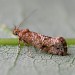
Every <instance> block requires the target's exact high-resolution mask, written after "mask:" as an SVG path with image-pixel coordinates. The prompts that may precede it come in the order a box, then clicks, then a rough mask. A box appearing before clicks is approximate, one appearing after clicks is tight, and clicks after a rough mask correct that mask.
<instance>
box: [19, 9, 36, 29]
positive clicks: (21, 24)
mask: <svg viewBox="0 0 75 75" xmlns="http://www.w3.org/2000/svg"><path fill="white" fill-rule="evenodd" d="M36 10H37V9H35V10H33V11H32V12H31V13H30V14H29V15H28V16H27V17H26V18H25V19H24V20H23V21H22V22H20V24H19V25H18V28H19V27H20V26H21V25H22V24H23V23H24V22H25V21H26V20H27V19H28V18H29V17H30V16H32V15H33V13H35V12H36Z"/></svg>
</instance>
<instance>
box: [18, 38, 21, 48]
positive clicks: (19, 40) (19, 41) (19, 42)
mask: <svg viewBox="0 0 75 75" xmlns="http://www.w3.org/2000/svg"><path fill="white" fill-rule="evenodd" d="M18 46H19V49H21V39H20V38H19V39H18Z"/></svg>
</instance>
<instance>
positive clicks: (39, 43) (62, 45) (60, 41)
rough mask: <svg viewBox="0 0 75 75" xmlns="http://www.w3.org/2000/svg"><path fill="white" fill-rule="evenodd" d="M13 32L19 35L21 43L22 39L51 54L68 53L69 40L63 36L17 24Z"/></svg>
mask: <svg viewBox="0 0 75 75" xmlns="http://www.w3.org/2000/svg"><path fill="white" fill-rule="evenodd" d="M13 34H14V35H17V36H18V39H19V45H20V41H23V42H24V43H27V44H31V45H32V46H34V47H36V48H38V49H39V50H41V51H45V52H47V53H50V54H55V55H62V56H64V55H67V42H66V40H65V39H64V38H63V37H50V36H45V35H42V34H39V33H36V32H33V31H30V30H29V29H20V28H19V27H16V26H15V28H14V29H13Z"/></svg>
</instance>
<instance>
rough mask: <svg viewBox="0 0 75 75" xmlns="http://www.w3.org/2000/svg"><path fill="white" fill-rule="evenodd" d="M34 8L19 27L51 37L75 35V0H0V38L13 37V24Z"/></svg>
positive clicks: (70, 36)
mask: <svg viewBox="0 0 75 75" xmlns="http://www.w3.org/2000/svg"><path fill="white" fill-rule="evenodd" d="M34 10H36V12H35V13H33V14H32V15H31V16H30V17H29V18H28V19H26V20H25V22H24V23H23V24H22V25H21V26H20V28H29V29H30V30H31V31H35V32H38V33H41V34H44V35H48V36H52V37H56V36H63V37H65V38H74V37H75V0H0V38H13V37H14V36H13V35H12V29H13V28H14V25H17V26H18V25H19V24H20V22H21V21H23V20H24V19H25V18H26V17H27V16H29V15H30V14H31V13H32V11H34Z"/></svg>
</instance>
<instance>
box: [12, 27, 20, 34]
mask: <svg viewBox="0 0 75 75" xmlns="http://www.w3.org/2000/svg"><path fill="white" fill-rule="evenodd" d="M19 32H20V29H19V28H18V27H16V26H15V28H14V29H13V34H14V35H18V33H19Z"/></svg>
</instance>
